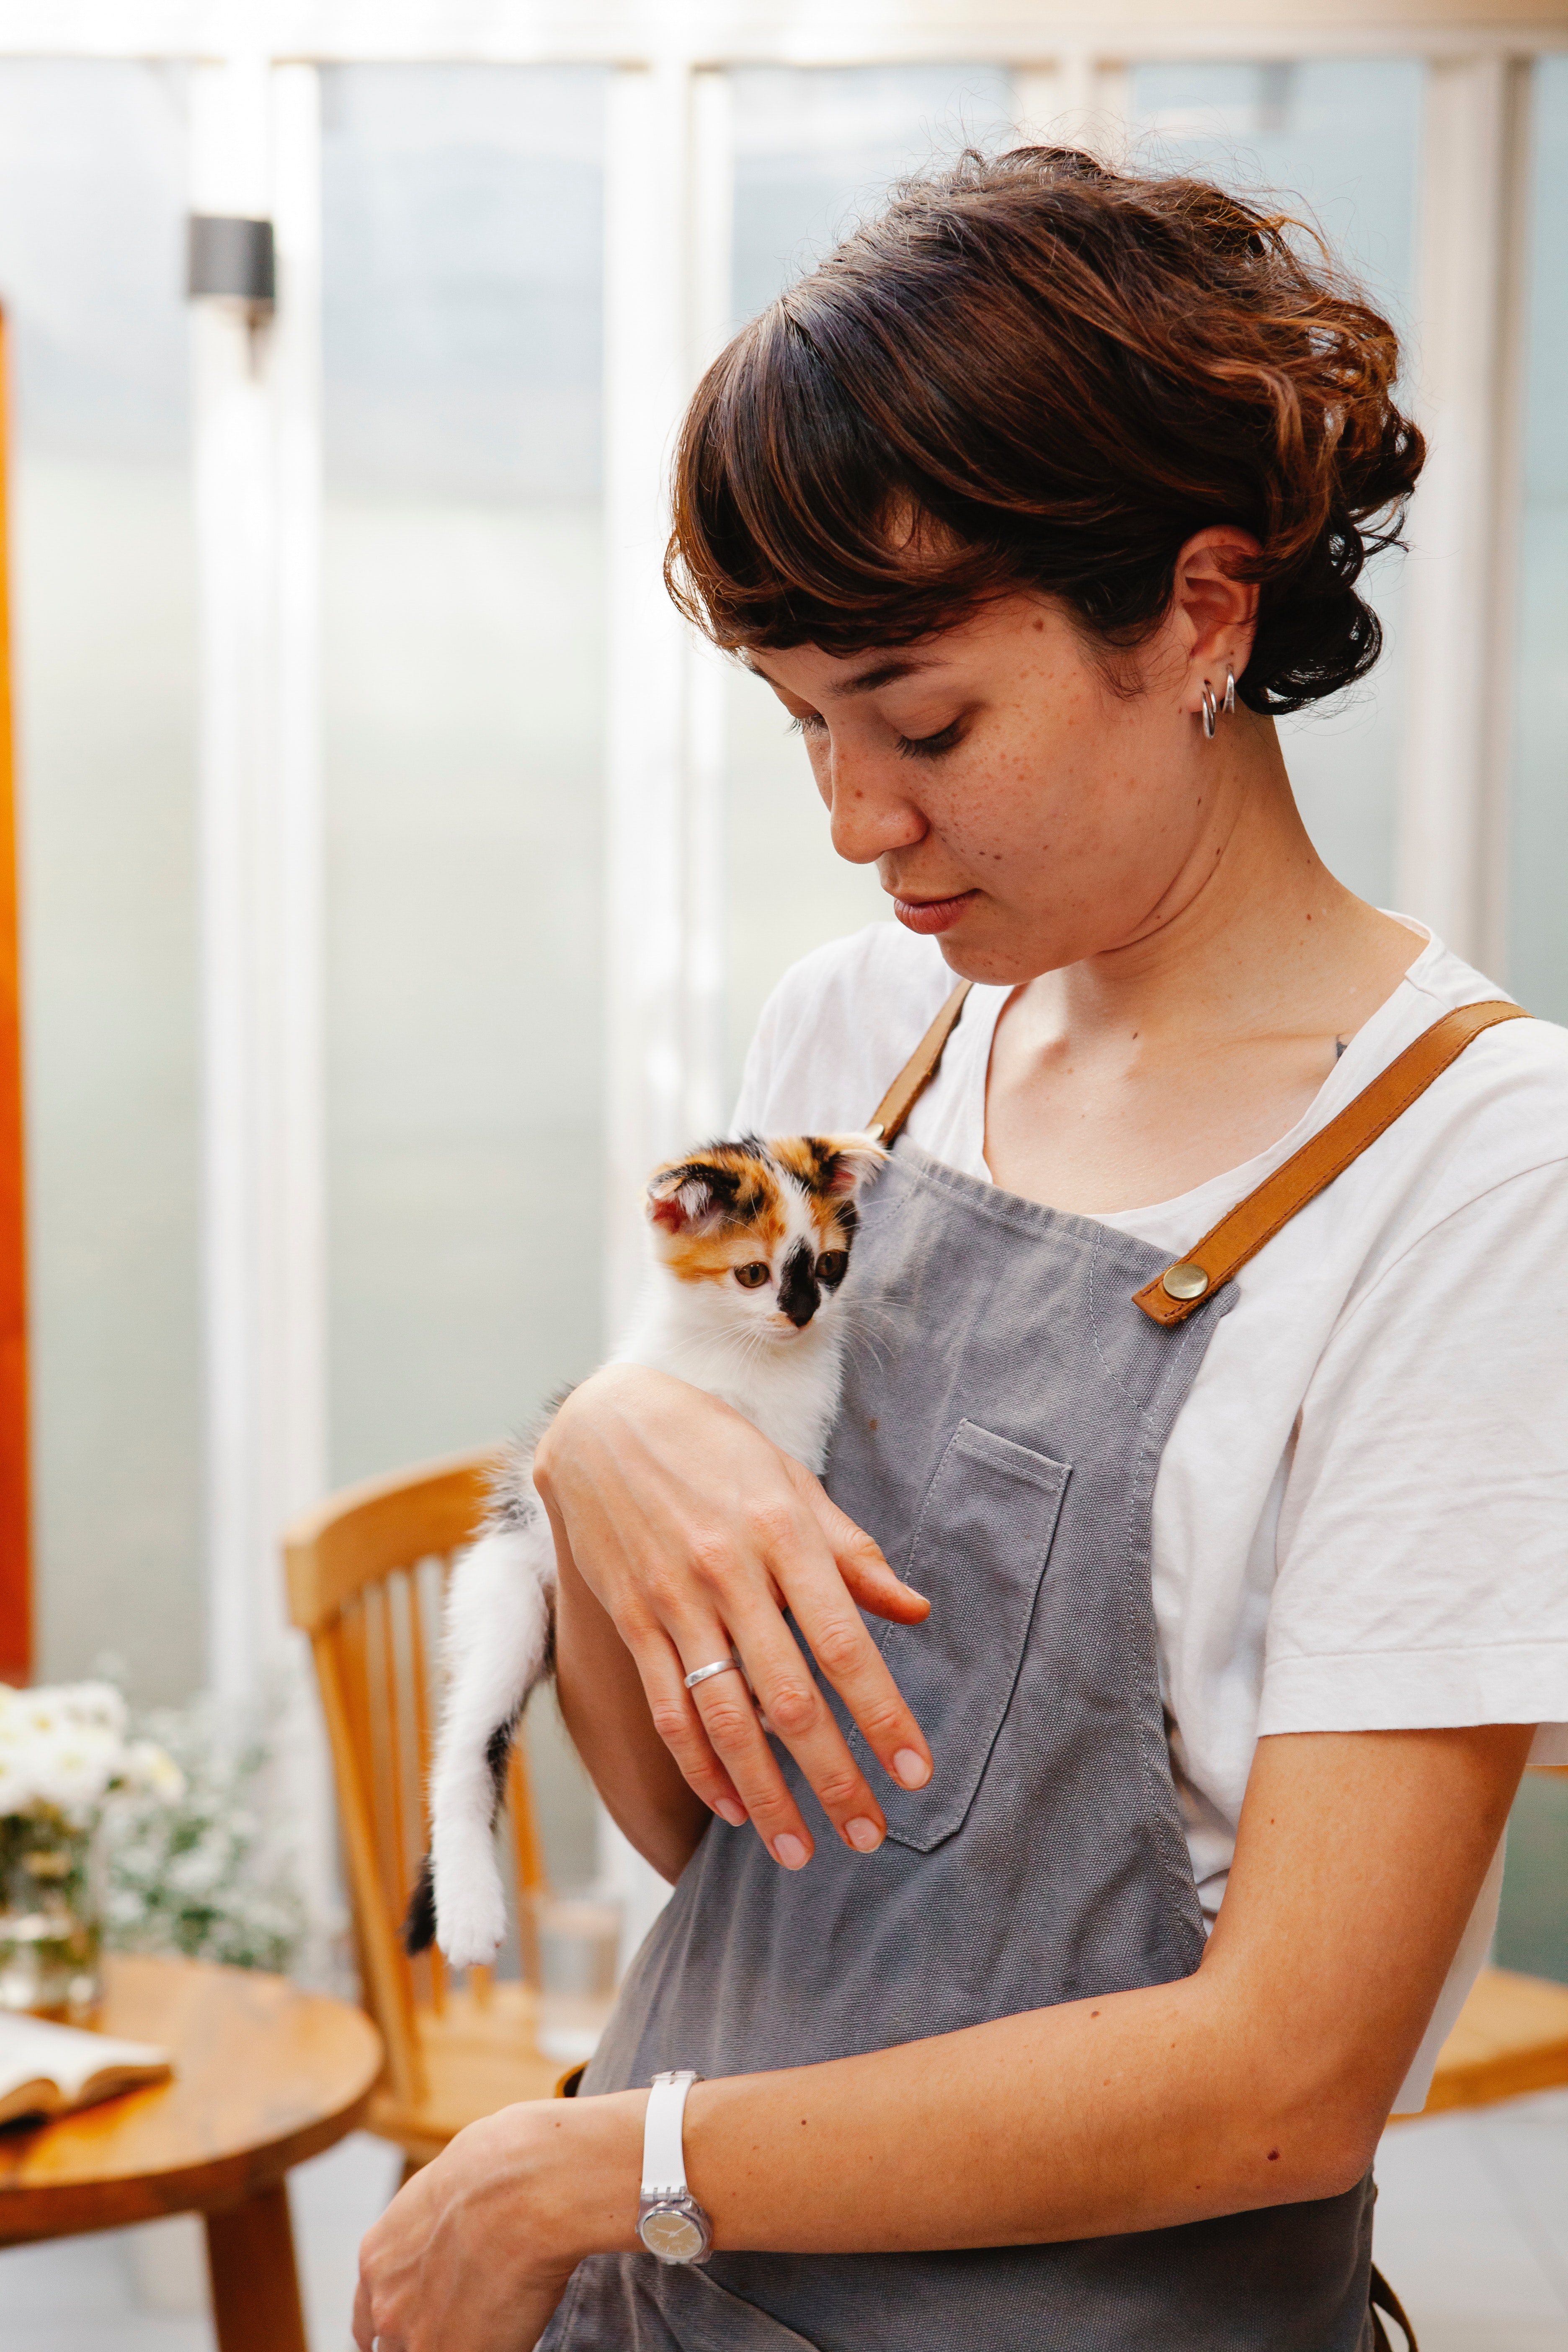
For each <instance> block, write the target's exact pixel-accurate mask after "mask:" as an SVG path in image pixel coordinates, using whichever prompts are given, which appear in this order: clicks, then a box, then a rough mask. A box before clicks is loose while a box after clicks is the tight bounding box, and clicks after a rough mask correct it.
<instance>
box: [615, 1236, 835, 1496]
mask: <svg viewBox="0 0 1568 2352" xmlns="http://www.w3.org/2000/svg"><path fill="white" fill-rule="evenodd" d="M672 1293H673V1294H674V1295H673V1296H672V1295H671V1294H672ZM613 1361H615V1362H616V1363H623V1364H647V1366H648V1367H649V1369H650V1370H654V1371H660V1372H670V1373H672V1374H673V1375H674V1377H675V1378H676V1379H677V1380H682V1381H690V1382H691V1384H692V1386H693V1387H694V1388H700V1389H706V1390H707V1391H708V1392H709V1394H710V1396H716V1397H718V1398H719V1399H720V1400H721V1402H723V1403H725V1404H728V1405H731V1406H733V1408H734V1410H735V1411H736V1412H739V1413H743V1414H744V1415H745V1417H746V1419H747V1420H748V1421H750V1422H752V1423H755V1425H756V1427H757V1428H758V1429H760V1430H761V1431H762V1433H763V1436H764V1437H767V1438H770V1439H771V1440H772V1441H773V1444H775V1445H776V1446H777V1447H778V1448H779V1451H780V1452H781V1453H782V1454H792V1455H793V1456H794V1458H795V1461H797V1462H801V1463H804V1464H805V1467H806V1468H807V1469H808V1470H811V1471H820V1470H821V1468H822V1466H823V1464H824V1462H825V1461H826V1455H827V1441H828V1436H829V1434H830V1433H831V1431H832V1427H833V1423H834V1420H835V1417H836V1415H837V1411H838V1391H839V1383H840V1381H841V1379H842V1376H843V1349H842V1343H841V1339H840V1336H839V1334H838V1333H837V1331H836V1330H835V1329H833V1328H832V1327H831V1325H827V1324H818V1325H816V1326H814V1327H813V1328H810V1329H808V1330H805V1331H803V1332H801V1333H800V1334H799V1336H798V1337H797V1338H795V1339H792V1340H785V1341H783V1342H773V1343H768V1344H764V1345H762V1346H759V1345H758V1344H757V1342H756V1340H755V1339H753V1338H752V1337H751V1336H750V1335H749V1334H747V1333H745V1332H744V1331H735V1330H729V1329H726V1328H724V1327H723V1325H722V1323H721V1322H720V1321H717V1320H716V1318H713V1317H712V1316H711V1314H710V1312H708V1311H707V1302H705V1301H689V1300H687V1299H685V1298H683V1297H681V1296H680V1295H679V1286H677V1285H676V1284H673V1283H670V1282H668V1281H666V1282H661V1283H658V1282H656V1284H655V1285H654V1286H652V1288H651V1289H650V1291H649V1294H648V1297H647V1299H646V1301H645V1303H644V1309H643V1312H642V1314H641V1315H640V1316H639V1317H638V1318H637V1323H636V1325H635V1326H634V1327H633V1328H632V1330H631V1331H630V1332H629V1333H628V1334H627V1336H626V1341H625V1343H624V1344H623V1345H622V1346H621V1347H620V1348H618V1349H616V1354H615V1357H614V1358H613Z"/></svg>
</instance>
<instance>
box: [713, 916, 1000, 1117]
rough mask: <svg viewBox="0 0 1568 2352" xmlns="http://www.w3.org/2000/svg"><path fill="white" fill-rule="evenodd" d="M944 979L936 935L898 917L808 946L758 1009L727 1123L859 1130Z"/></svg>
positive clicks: (928, 1016)
mask: <svg viewBox="0 0 1568 2352" xmlns="http://www.w3.org/2000/svg"><path fill="white" fill-rule="evenodd" d="M952 984H953V982H952V972H951V971H949V970H948V968H947V965H946V963H945V962H944V961H942V952H941V950H940V949H939V948H938V947H937V945H936V942H935V941H934V940H928V939H920V938H917V937H916V936H915V935H914V934H913V933H912V932H910V931H906V930H904V929H902V928H901V927H900V925H899V924H897V923H870V924H868V926H867V927H866V929H864V930H863V931H856V932H853V933H852V934H851V935H850V937H849V938H847V939H843V940H829V941H828V942H827V944H826V946H825V947H820V948H816V949H814V950H813V951H812V953H811V954H810V955H806V956H803V957H802V958H801V960H800V961H799V962H798V963H795V964H792V965H791V966H790V968H789V970H788V971H786V972H785V973H784V978H783V979H782V980H781V981H780V982H779V983H778V985H777V987H776V988H775V989H774V990H773V994H772V995H771V996H770V997H769V998H768V1001H767V1003H765V1004H764V1005H763V1012H762V1017H761V1019H760V1020H759V1022H758V1024H757V1029H756V1034H755V1036H754V1037H753V1038H752V1046H751V1051H750V1052H749V1053H748V1055H747V1056H746V1068H745V1076H744V1077H743V1079H742V1086H741V1099H740V1103H739V1105H738V1107H737V1111H736V1125H737V1126H738V1127H741V1128H746V1129H752V1130H753V1131H755V1132H758V1133H762V1134H764V1135H765V1134H773V1135H784V1134H789V1133H792V1132H800V1131H803V1130H810V1129H818V1130H828V1131H832V1130H834V1129H839V1130H842V1129H851V1128H860V1127H864V1126H865V1124H866V1122H867V1120H868V1118H870V1117H871V1114H872V1112H873V1110H874V1109H875V1108H876V1107H877V1105H878V1103H879V1101H880V1100H881V1098H882V1097H883V1095H884V1094H885V1093H886V1092H887V1089H888V1087H889V1086H890V1085H891V1084H892V1082H893V1080H894V1078H895V1077H896V1076H898V1074H899V1072H900V1069H901V1068H902V1067H903V1066H904V1064H905V1062H906V1061H908V1059H909V1057H910V1055H911V1054H912V1053H913V1052H914V1049H915V1047H916V1045H919V1043H920V1041H921V1037H922V1036H923V1035H924V1034H925V1032H926V1030H927V1029H928V1028H929V1027H930V1025H931V1021H932V1020H933V1018H934V1017H935V1015H936V1013H937V1010H938V1008H939V1007H940V1006H941V1004H942V1002H943V1000H944V998H945V997H946V996H947V994H948V992H949V991H950V990H951V989H952Z"/></svg>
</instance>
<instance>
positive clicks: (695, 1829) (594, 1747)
mask: <svg viewBox="0 0 1568 2352" xmlns="http://www.w3.org/2000/svg"><path fill="white" fill-rule="evenodd" d="M556 1559H557V1570H558V1576H559V1583H558V1586H557V1598H556V1611H555V1676H556V1689H557V1692H558V1694H559V1696H560V1700H561V1713H562V1717H563V1720H564V1722H565V1725H566V1728H567V1731H568V1732H569V1734H570V1735H571V1738H572V1743H573V1745H574V1748H576V1750H577V1753H578V1755H579V1756H580V1757H581V1758H582V1759H583V1762H584V1766H585V1767H586V1768H587V1772H588V1777H589V1779H590V1780H592V1781H593V1783H594V1786H595V1789H597V1790H598V1792H599V1794H600V1796H601V1797H602V1798H603V1799H604V1801H605V1806H606V1808H607V1809H608V1811H609V1813H610V1816H611V1819H612V1820H613V1821H614V1822H615V1823H616V1827H617V1828H618V1829H619V1830H620V1831H621V1832H622V1833H623V1835H624V1836H626V1837H627V1838H629V1839H630V1841H631V1843H632V1844H633V1845H634V1846H636V1848H637V1852H638V1853H640V1854H641V1855H642V1857H643V1859H644V1861H645V1862H649V1863H651V1864H653V1867H654V1868H655V1870H657V1871H658V1873H659V1874H660V1875H661V1876H663V1877H665V1878H668V1880H669V1881H670V1882H671V1884H672V1885H673V1883H674V1881H675V1880H676V1879H678V1878H679V1875H680V1874H681V1872H682V1871H683V1870H684V1869H685V1867H686V1864H688V1862H689V1860H690V1859H691V1856H692V1854H693V1853H694V1852H695V1851H696V1847H697V1842H698V1840H699V1838H700V1836H701V1835H702V1832H703V1830H704V1828H705V1827H706V1826H707V1823H708V1821H709V1819H710V1814H709V1811H708V1808H707V1807H706V1805H704V1804H703V1802H702V1801H701V1799H700V1797H698V1796H697V1795H696V1794H695V1793H694V1792H693V1790H691V1789H690V1788H689V1786H688V1784H687V1782H686V1780H684V1779H683V1778H682V1776H681V1772H680V1769H679V1766H678V1765H677V1763H676V1761H675V1759H674V1758H673V1757H672V1756H671V1755H670V1752H669V1750H668V1748H667V1747H666V1746H665V1744H664V1742H663V1740H662V1739H661V1738H659V1736H658V1732H657V1731H656V1729H655V1728H654V1723H653V1718H652V1717H651V1716H650V1715H649V1713H648V1707H647V1697H646V1696H645V1695H644V1691H643V1686H642V1681H641V1678H640V1676H639V1675H638V1674H637V1664H636V1662H635V1661H634V1659H633V1657H632V1654H631V1653H630V1651H629V1650H628V1649H627V1648H626V1643H624V1642H623V1641H622V1640H621V1637H620V1635H619V1634H618V1633H616V1629H615V1626H614V1625H613V1623H612V1622H611V1621H610V1618H609V1616H608V1615H607V1613H606V1612H605V1610H604V1609H602V1608H601V1607H600V1605H599V1603H598V1601H596V1600H595V1597H594V1595H593V1594H592V1593H591V1592H590V1591H589V1590H588V1588H587V1586H586V1585H585V1584H584V1581H583V1579H582V1577H581V1576H580V1575H579V1574H578V1572H577V1570H576V1567H575V1564H574V1561H573V1559H572V1556H571V1553H570V1551H569V1550H567V1549H566V1547H565V1546H564V1544H563V1542H561V1541H560V1539H559V1538H558V1539H557V1544H556Z"/></svg>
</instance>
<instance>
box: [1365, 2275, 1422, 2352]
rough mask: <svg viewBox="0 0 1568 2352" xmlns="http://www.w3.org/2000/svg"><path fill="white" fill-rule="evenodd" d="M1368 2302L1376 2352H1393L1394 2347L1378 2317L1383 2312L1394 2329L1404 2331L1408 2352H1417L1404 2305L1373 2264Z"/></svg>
mask: <svg viewBox="0 0 1568 2352" xmlns="http://www.w3.org/2000/svg"><path fill="white" fill-rule="evenodd" d="M1369 2301H1370V2303H1371V2305H1372V2337H1373V2343H1374V2344H1375V2345H1376V2347H1377V2352H1394V2347H1393V2346H1392V2345H1391V2344H1390V2343H1389V2340H1388V2330H1387V2328H1386V2327H1384V2324H1383V2321H1382V2319H1381V2318H1380V2317H1379V2314H1380V2313H1381V2312H1384V2311H1386V2312H1387V2314H1388V2315H1389V2317H1390V2319H1392V2320H1393V2322H1394V2326H1396V2327H1400V2328H1403V2329H1404V2331H1405V2344H1406V2345H1407V2346H1408V2347H1409V2352H1417V2347H1416V2343H1415V2329H1414V2327H1412V2326H1411V2325H1410V2322H1409V2320H1408V2319H1406V2317H1405V2305H1403V2304H1402V2303H1401V2302H1400V2300H1399V2297H1398V2296H1397V2295H1396V2294H1394V2289H1393V2288H1392V2287H1391V2286H1390V2285H1389V2284H1388V2281H1387V2280H1386V2279H1385V2278H1384V2275H1383V2273H1382V2272H1381V2271H1380V2270H1379V2269H1378V2267H1377V2264H1376V2263H1373V2266H1372V2294H1371V2295H1370V2297H1369Z"/></svg>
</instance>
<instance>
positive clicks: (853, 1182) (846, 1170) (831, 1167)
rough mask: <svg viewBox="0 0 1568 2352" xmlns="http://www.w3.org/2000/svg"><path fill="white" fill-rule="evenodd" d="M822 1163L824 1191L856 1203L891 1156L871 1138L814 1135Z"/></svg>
mask: <svg viewBox="0 0 1568 2352" xmlns="http://www.w3.org/2000/svg"><path fill="white" fill-rule="evenodd" d="M811 1141H812V1145H813V1147H814V1149H815V1150H816V1151H817V1152H818V1153H819V1154H820V1156H821V1159H822V1162H823V1188H822V1189H823V1191H824V1192H830V1193H833V1194H834V1195H836V1196H837V1198H839V1199H844V1198H846V1197H847V1198H848V1199H850V1200H853V1199H854V1198H855V1197H856V1195H857V1194H858V1192H860V1190H861V1189H862V1187H863V1186H864V1185H866V1184H868V1183H869V1182H870V1181H871V1179H872V1177H874V1176H875V1175H876V1173H877V1171H878V1170H879V1168H880V1167H881V1165H882V1162H883V1161H884V1160H886V1159H887V1157H888V1154H887V1152H886V1151H885V1150H883V1148H882V1146H881V1145H880V1144H879V1143H874V1142H873V1141H872V1139H871V1138H870V1137H869V1136H868V1135H814V1136H813V1137H812V1138H811Z"/></svg>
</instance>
